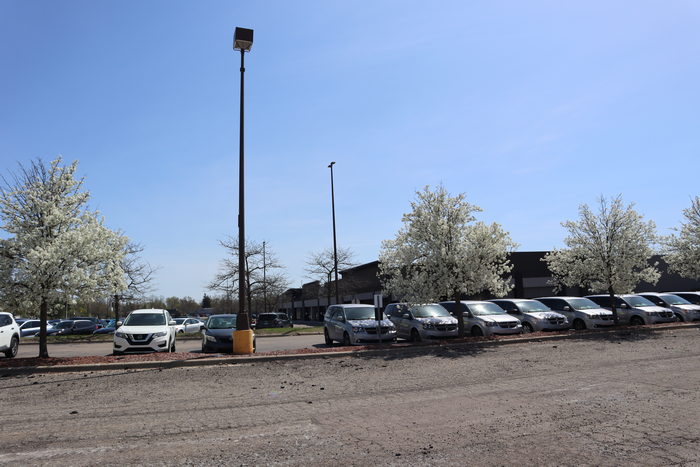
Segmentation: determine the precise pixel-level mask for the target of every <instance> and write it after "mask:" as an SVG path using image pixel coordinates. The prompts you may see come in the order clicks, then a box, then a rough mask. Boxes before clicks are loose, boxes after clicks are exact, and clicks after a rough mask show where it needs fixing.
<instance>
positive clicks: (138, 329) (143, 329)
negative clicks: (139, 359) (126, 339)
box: [117, 325, 168, 334]
mask: <svg viewBox="0 0 700 467" xmlns="http://www.w3.org/2000/svg"><path fill="white" fill-rule="evenodd" d="M117 332H123V333H126V334H153V333H156V332H168V326H163V325H160V326H121V327H119V328H117Z"/></svg>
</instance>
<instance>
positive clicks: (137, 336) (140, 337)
mask: <svg viewBox="0 0 700 467" xmlns="http://www.w3.org/2000/svg"><path fill="white" fill-rule="evenodd" d="M131 338H132V339H133V340H135V341H145V340H146V338H148V334H132V335H131Z"/></svg>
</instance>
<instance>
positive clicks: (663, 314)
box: [659, 311, 673, 318]
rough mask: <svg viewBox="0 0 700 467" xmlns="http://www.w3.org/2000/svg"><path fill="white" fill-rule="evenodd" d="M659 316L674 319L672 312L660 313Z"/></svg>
mask: <svg viewBox="0 0 700 467" xmlns="http://www.w3.org/2000/svg"><path fill="white" fill-rule="evenodd" d="M659 316H663V317H664V318H673V312H672V311H660V312H659Z"/></svg>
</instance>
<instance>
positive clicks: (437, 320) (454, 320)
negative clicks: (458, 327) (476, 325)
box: [416, 316, 457, 324]
mask: <svg viewBox="0 0 700 467" xmlns="http://www.w3.org/2000/svg"><path fill="white" fill-rule="evenodd" d="M416 321H418V322H419V323H430V324H457V318H454V317H452V316H442V317H439V318H438V317H433V318H416Z"/></svg>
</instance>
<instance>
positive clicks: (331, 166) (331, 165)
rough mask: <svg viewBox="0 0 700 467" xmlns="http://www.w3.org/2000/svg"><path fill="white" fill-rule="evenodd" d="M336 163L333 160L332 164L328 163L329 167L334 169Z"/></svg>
mask: <svg viewBox="0 0 700 467" xmlns="http://www.w3.org/2000/svg"><path fill="white" fill-rule="evenodd" d="M334 164H335V161H333V162H331V163H330V164H328V168H329V169H332V168H333V165H334Z"/></svg>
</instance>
